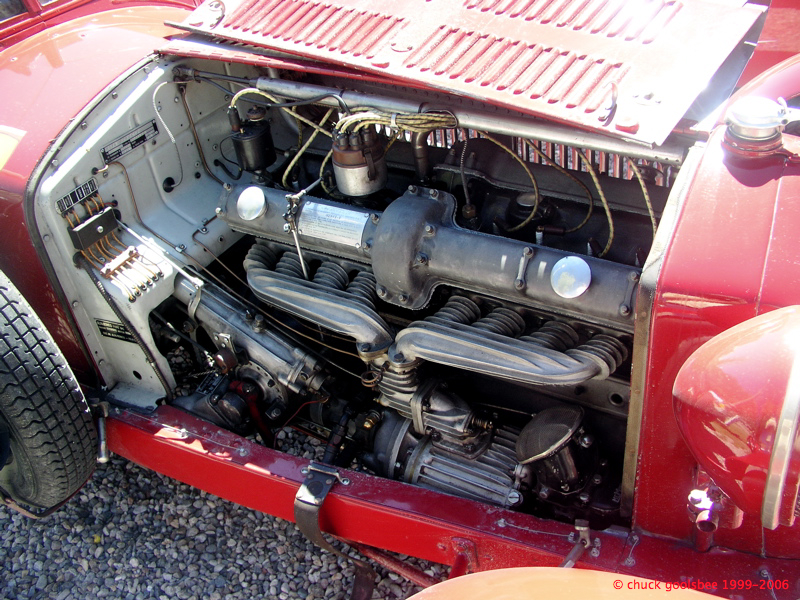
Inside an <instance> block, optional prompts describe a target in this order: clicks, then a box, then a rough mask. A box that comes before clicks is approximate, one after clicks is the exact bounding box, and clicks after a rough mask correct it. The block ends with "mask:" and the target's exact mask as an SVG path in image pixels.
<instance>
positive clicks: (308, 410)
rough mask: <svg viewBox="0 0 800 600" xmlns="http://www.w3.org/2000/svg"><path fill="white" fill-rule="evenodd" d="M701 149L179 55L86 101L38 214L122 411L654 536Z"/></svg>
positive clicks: (429, 96) (379, 86) (52, 169)
mask: <svg viewBox="0 0 800 600" xmlns="http://www.w3.org/2000/svg"><path fill="white" fill-rule="evenodd" d="M682 155H683V152H682V150H681V149H680V147H678V149H673V150H671V151H667V150H664V149H663V148H659V149H655V150H654V149H650V148H648V147H646V146H643V145H634V144H628V143H625V142H623V141H618V140H613V139H611V138H604V137H601V136H597V135H593V134H589V133H583V132H579V131H572V130H570V128H568V127H566V126H564V125H558V124H550V123H547V122H545V121H540V120H537V119H535V118H533V117H530V116H526V115H522V114H519V113H514V112H513V111H509V110H505V109H497V108H493V107H491V106H489V105H483V104H481V103H479V102H476V101H466V100H463V99H459V98H456V97H453V96H450V95H448V94H444V93H441V94H437V93H434V92H430V91H425V92H422V91H420V90H415V89H410V88H402V87H396V86H388V85H387V84H385V83H374V82H370V81H367V80H365V81H356V80H346V79H343V78H341V77H337V76H334V75H330V74H312V73H304V72H299V71H289V70H277V69H275V68H266V67H255V66H251V65H247V64H232V63H223V62H213V61H207V60H201V59H185V58H177V57H169V56H167V57H159V58H155V59H153V60H150V61H148V62H147V63H146V64H144V65H140V67H139V68H137V69H135V70H133V71H131V72H130V73H129V74H128V75H127V76H126V77H124V78H123V79H121V80H120V81H118V82H117V83H116V84H115V85H114V86H112V88H110V89H109V90H107V93H106V94H104V95H103V96H101V97H100V98H99V99H98V100H97V102H96V103H95V104H94V105H93V106H91V107H90V108H89V109H88V110H87V112H86V113H85V114H84V115H82V117H81V119H80V122H78V123H76V126H75V127H74V129H73V130H72V132H71V133H70V134H69V135H68V137H67V138H66V140H65V142H64V143H63V144H62V145H61V148H60V150H59V153H58V160H57V161H53V162H52V163H51V164H50V165H48V166H47V167H46V171H45V174H44V177H43V178H42V180H41V184H40V185H39V188H38V190H37V192H36V204H35V218H36V224H37V227H38V230H39V233H40V235H41V240H42V243H43V245H44V248H45V250H46V252H47V255H48V258H49V260H50V263H51V265H52V268H53V270H54V272H55V274H56V277H57V278H58V281H59V283H60V285H61V287H62V289H63V292H64V295H65V296H66V298H67V299H68V301H69V303H70V307H71V310H72V315H73V317H74V319H75V322H76V324H77V327H78V328H79V330H80V332H81V335H82V336H83V338H84V340H85V342H86V345H87V348H88V349H89V352H90V354H91V358H92V360H93V361H94V363H95V364H96V365H97V368H98V371H99V372H100V374H101V375H102V378H103V384H104V387H105V389H106V390H107V398H108V399H109V401H111V402H112V403H113V404H115V405H118V406H121V407H128V408H133V409H137V410H145V411H146V410H152V409H154V408H155V407H157V406H158V405H159V404H161V403H166V404H170V405H172V406H175V407H178V408H181V409H182V410H185V411H187V412H190V413H192V414H194V415H196V416H199V417H201V418H203V419H206V420H208V421H210V422H212V423H214V424H215V425H217V426H219V427H223V428H225V429H229V430H231V431H233V432H236V433H238V434H240V435H243V436H251V437H253V438H254V439H258V440H259V441H260V442H261V443H264V444H266V445H267V446H271V447H272V446H274V445H275V444H276V439H275V436H276V433H277V432H278V431H280V430H281V429H282V428H284V427H293V428H295V429H297V430H299V431H301V432H302V433H303V434H305V435H309V436H312V437H315V438H318V439H320V440H322V441H323V442H324V444H325V455H324V461H325V462H328V463H330V464H334V465H338V466H345V467H351V468H355V469H360V470H365V471H367V472H371V473H375V474H378V475H381V476H384V477H388V478H391V479H397V480H400V481H404V482H407V483H410V484H414V485H418V486H422V487H426V488H430V489H434V490H438V491H440V492H444V493H448V494H453V495H456V496H461V497H465V498H470V499H473V500H477V501H480V502H486V503H489V504H492V505H496V506H501V507H505V508H512V509H516V510H520V511H524V512H528V513H532V514H536V515H539V516H543V517H548V518H555V519H560V520H564V521H574V520H575V519H576V518H584V519H588V520H589V521H590V523H591V526H592V528H594V529H602V528H605V527H607V526H610V525H625V524H627V521H626V518H625V517H624V516H623V515H622V514H621V511H620V494H621V490H620V487H621V481H622V472H623V462H624V453H625V438H626V426H627V415H628V405H629V401H630V396H631V383H630V382H631V355H632V349H633V344H634V321H635V317H636V310H635V308H636V307H635V299H636V293H637V287H638V285H639V277H640V274H641V270H642V267H643V265H644V264H645V262H646V261H647V259H648V255H649V253H650V252H651V246H652V244H653V239H654V236H655V233H656V228H657V224H658V222H659V220H660V218H661V215H662V213H663V211H664V210H665V206H666V205H667V201H668V197H669V194H670V190H671V188H672V187H673V185H674V183H675V178H676V177H677V174H678V170H679V167H680V162H681V159H682Z"/></svg>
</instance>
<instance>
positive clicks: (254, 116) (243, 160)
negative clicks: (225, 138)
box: [231, 106, 277, 172]
mask: <svg viewBox="0 0 800 600" xmlns="http://www.w3.org/2000/svg"><path fill="white" fill-rule="evenodd" d="M234 110H235V109H234ZM233 129H234V133H233V135H231V140H232V141H233V149H234V151H235V152H236V160H237V161H238V162H239V166H240V167H241V168H242V169H243V170H245V171H249V172H258V171H263V170H264V169H266V168H267V167H268V166H270V165H271V164H272V163H274V162H275V159H276V158H277V155H276V154H275V145H274V144H273V142H272V132H271V131H270V127H269V121H268V120H267V118H266V111H265V110H264V109H263V108H261V107H258V106H255V107H253V108H251V109H250V110H248V111H247V119H246V120H245V121H242V122H241V125H240V129H239V131H236V130H235V128H233Z"/></svg>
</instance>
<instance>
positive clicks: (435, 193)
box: [428, 190, 439, 199]
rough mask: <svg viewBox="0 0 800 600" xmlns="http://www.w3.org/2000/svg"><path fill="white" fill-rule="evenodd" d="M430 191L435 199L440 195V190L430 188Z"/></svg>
mask: <svg viewBox="0 0 800 600" xmlns="http://www.w3.org/2000/svg"><path fill="white" fill-rule="evenodd" d="M428 193H429V194H430V196H431V198H434V199H435V198H438V197H439V190H430V191H429V192H428Z"/></svg>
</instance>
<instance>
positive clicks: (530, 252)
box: [522, 246, 533, 257]
mask: <svg viewBox="0 0 800 600" xmlns="http://www.w3.org/2000/svg"><path fill="white" fill-rule="evenodd" d="M522 255H523V256H528V257H530V256H533V248H531V247H530V246H525V247H524V248H523V249H522Z"/></svg>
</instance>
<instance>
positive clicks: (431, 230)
mask: <svg viewBox="0 0 800 600" xmlns="http://www.w3.org/2000/svg"><path fill="white" fill-rule="evenodd" d="M434 233H436V228H435V227H434V226H433V225H425V234H426V235H433V234H434Z"/></svg>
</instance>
